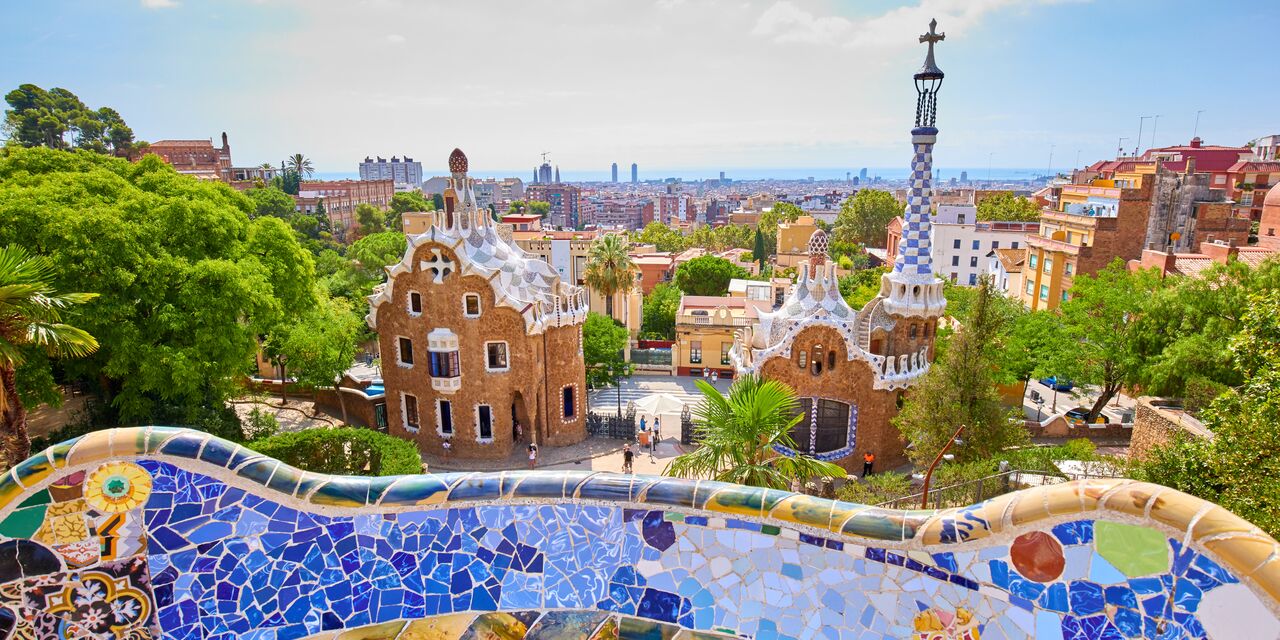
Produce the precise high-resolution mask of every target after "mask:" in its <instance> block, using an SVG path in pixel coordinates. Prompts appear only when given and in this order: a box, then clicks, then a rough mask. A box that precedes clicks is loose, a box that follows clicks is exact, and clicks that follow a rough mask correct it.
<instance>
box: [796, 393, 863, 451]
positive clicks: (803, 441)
mask: <svg viewBox="0 0 1280 640" xmlns="http://www.w3.org/2000/svg"><path fill="white" fill-rule="evenodd" d="M815 409H816V410H817V425H816V426H817V429H816V431H817V434H816V435H817V439H816V440H815V439H814V438H813V436H814V435H815V434H814V426H815V425H814V415H813V413H812V412H813V411H814V410H815ZM800 413H801V414H802V415H803V416H804V417H803V418H801V419H800V422H798V423H796V426H794V427H792V428H791V439H792V440H795V443H796V451H798V452H800V453H808V454H821V453H828V452H831V451H835V450H837V449H842V448H844V447H847V446H849V413H850V410H849V405H848V404H845V403H843V402H838V401H836V400H826V399H823V398H818V400H817V406H816V407H815V406H814V399H813V398H800Z"/></svg>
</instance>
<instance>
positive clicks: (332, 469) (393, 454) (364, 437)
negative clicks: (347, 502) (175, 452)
mask: <svg viewBox="0 0 1280 640" xmlns="http://www.w3.org/2000/svg"><path fill="white" fill-rule="evenodd" d="M247 446H248V447H249V448H251V449H253V450H254V451H257V452H258V453H261V454H263V455H266V456H271V457H272V458H275V459H277V460H280V461H282V462H284V463H286V464H291V465H293V466H295V467H298V468H299V469H305V470H307V471H311V472H314V473H331V474H337V475H362V476H395V475H404V474H410V473H421V472H422V456H421V455H420V454H419V453H418V448H417V447H416V446H414V445H413V444H412V443H410V442H409V441H407V440H401V439H400V438H397V437H395V436H389V435H386V434H382V433H378V432H377V431H370V430H368V429H357V428H354V427H342V428H338V429H308V430H306V431H299V432H296V433H281V434H277V435H274V436H271V437H269V438H263V439H261V440H256V441H254V442H250V443H248V445H247Z"/></svg>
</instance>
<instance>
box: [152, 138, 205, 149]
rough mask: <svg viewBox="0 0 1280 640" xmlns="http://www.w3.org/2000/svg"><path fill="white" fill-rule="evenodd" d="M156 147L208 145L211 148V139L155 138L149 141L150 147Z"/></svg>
mask: <svg viewBox="0 0 1280 640" xmlns="http://www.w3.org/2000/svg"><path fill="white" fill-rule="evenodd" d="M156 147H208V148H210V149H212V148H213V141H211V140H156V141H155V142H152V143H150V148H152V149H154V148H156Z"/></svg>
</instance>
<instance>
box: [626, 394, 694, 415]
mask: <svg viewBox="0 0 1280 640" xmlns="http://www.w3.org/2000/svg"><path fill="white" fill-rule="evenodd" d="M681 411H684V402H682V401H681V400H680V399H679V398H677V397H675V396H673V395H671V394H669V393H655V394H652V395H648V396H645V397H643V398H641V399H639V400H636V412H637V413H644V414H648V415H651V416H662V415H670V414H673V413H680V412H681Z"/></svg>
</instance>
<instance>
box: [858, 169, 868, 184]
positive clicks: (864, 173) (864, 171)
mask: <svg viewBox="0 0 1280 640" xmlns="http://www.w3.org/2000/svg"><path fill="white" fill-rule="evenodd" d="M858 180H861V181H862V182H866V181H867V168H866V167H863V168H862V171H859V172H858Z"/></svg>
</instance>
